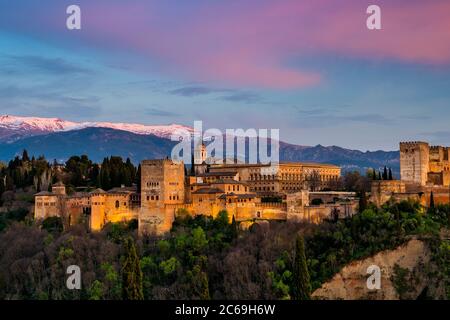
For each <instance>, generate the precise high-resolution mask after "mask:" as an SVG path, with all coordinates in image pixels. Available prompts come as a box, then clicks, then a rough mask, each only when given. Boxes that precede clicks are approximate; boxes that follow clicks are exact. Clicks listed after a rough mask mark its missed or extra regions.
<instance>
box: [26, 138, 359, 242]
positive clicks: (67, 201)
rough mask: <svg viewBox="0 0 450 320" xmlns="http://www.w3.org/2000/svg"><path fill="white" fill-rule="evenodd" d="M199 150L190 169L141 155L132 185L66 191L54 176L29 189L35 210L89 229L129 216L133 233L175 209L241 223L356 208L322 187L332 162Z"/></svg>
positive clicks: (164, 225)
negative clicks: (254, 160) (250, 159)
mask: <svg viewBox="0 0 450 320" xmlns="http://www.w3.org/2000/svg"><path fill="white" fill-rule="evenodd" d="M203 148H204V146H203ZM203 151H204V150H203ZM201 157H202V161H200V162H199V163H200V164H198V165H194V170H193V173H192V174H191V175H186V173H185V166H184V164H183V163H182V162H174V161H172V160H169V159H163V160H144V161H142V162H141V183H140V190H138V189H137V187H132V188H127V187H122V188H114V189H112V190H109V191H105V190H101V189H96V190H93V191H90V192H81V193H74V194H71V195H67V194H66V190H65V186H64V185H63V184H62V183H57V184H55V185H53V187H52V192H40V193H37V194H36V197H35V213H34V214H35V218H36V219H45V218H47V217H50V216H60V217H63V218H66V219H67V220H66V221H69V223H70V224H75V223H80V222H83V221H85V222H86V223H88V224H89V226H90V228H91V229H92V230H100V229H101V228H102V227H103V226H104V225H105V224H107V223H109V222H120V221H129V220H131V219H137V220H138V224H139V231H140V233H141V234H143V233H156V234H161V233H165V232H167V231H169V230H170V228H171V226H172V223H173V220H174V218H175V217H176V216H177V215H182V214H189V215H210V216H213V217H215V216H217V215H218V213H219V212H221V211H223V210H226V211H227V212H228V216H229V218H230V219H232V218H233V217H234V219H235V220H236V221H238V222H240V223H241V225H242V226H245V225H248V224H251V223H253V222H254V221H257V220H288V219H300V220H302V219H303V220H307V221H311V222H320V221H321V220H323V219H325V218H330V217H334V218H337V217H345V216H350V215H353V214H354V213H355V212H356V207H357V201H356V199H355V194H354V193H348V192H331V191H325V190H331V189H332V188H333V187H334V186H335V185H336V183H337V181H338V180H339V178H340V175H341V170H340V168H339V167H338V166H334V165H327V164H318V163H279V164H277V166H276V167H272V166H270V165H262V164H223V165H219V164H206V162H205V161H204V160H206V152H202V155H201ZM313 203H314V204H313Z"/></svg>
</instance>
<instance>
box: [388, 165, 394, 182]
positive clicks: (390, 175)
mask: <svg viewBox="0 0 450 320" xmlns="http://www.w3.org/2000/svg"><path fill="white" fill-rule="evenodd" d="M388 180H394V177H393V176H392V169H391V168H389V174H388Z"/></svg>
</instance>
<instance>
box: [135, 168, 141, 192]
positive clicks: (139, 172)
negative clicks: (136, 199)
mask: <svg viewBox="0 0 450 320" xmlns="http://www.w3.org/2000/svg"><path fill="white" fill-rule="evenodd" d="M135 182H136V186H137V192H138V193H140V192H141V165H140V164H139V166H138V169H137V172H136V179H135Z"/></svg>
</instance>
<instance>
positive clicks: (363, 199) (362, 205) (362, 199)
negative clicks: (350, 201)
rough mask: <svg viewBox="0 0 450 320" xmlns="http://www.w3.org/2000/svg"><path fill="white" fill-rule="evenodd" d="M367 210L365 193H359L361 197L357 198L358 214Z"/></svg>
mask: <svg viewBox="0 0 450 320" xmlns="http://www.w3.org/2000/svg"><path fill="white" fill-rule="evenodd" d="M366 209H367V195H366V192H365V191H361V195H360V197H359V212H360V213H361V212H363V211H364V210H366Z"/></svg>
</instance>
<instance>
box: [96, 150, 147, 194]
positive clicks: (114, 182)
mask: <svg viewBox="0 0 450 320" xmlns="http://www.w3.org/2000/svg"><path fill="white" fill-rule="evenodd" d="M137 179H140V173H139V176H137V170H136V168H135V167H134V165H133V164H132V163H131V160H130V159H127V160H126V161H125V162H123V160H122V158H121V157H111V158H105V159H104V160H103V163H102V165H101V169H100V175H99V186H100V187H101V188H102V189H104V190H109V189H112V188H117V187H120V186H122V185H124V186H126V187H130V186H131V185H132V184H133V183H134V182H136V181H137ZM139 188H140V186H139Z"/></svg>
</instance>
